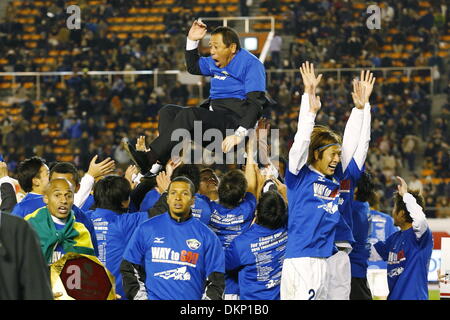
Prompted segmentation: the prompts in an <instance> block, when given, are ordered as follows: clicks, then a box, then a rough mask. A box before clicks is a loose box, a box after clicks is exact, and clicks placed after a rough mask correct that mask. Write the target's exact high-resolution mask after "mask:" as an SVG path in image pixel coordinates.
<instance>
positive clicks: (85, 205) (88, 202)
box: [80, 194, 95, 212]
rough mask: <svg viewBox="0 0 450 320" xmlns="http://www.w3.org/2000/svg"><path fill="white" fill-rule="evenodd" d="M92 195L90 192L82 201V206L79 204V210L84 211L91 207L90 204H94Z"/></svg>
mask: <svg viewBox="0 0 450 320" xmlns="http://www.w3.org/2000/svg"><path fill="white" fill-rule="evenodd" d="M94 202H95V201H94V196H93V195H92V194H90V195H89V196H88V198H87V199H86V201H85V202H84V204H83V206H81V208H80V209H81V210H82V211H84V212H86V211H88V210H89V209H91V207H92V205H93V204H94Z"/></svg>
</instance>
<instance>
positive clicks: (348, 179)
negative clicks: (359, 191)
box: [334, 159, 364, 246]
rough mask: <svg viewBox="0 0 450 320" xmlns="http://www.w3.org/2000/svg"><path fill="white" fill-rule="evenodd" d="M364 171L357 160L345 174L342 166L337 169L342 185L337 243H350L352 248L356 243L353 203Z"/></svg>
mask: <svg viewBox="0 0 450 320" xmlns="http://www.w3.org/2000/svg"><path fill="white" fill-rule="evenodd" d="M363 171H364V168H363V169H362V170H360V169H359V168H358V165H357V164H356V162H355V160H354V159H352V160H351V161H350V163H349V164H348V166H347V168H346V169H345V172H344V173H342V166H341V165H339V166H338V167H337V168H336V174H335V175H334V176H335V177H336V179H337V180H339V183H340V189H339V193H340V195H339V198H340V199H339V207H338V208H339V212H340V214H341V217H342V218H341V220H340V221H339V223H338V224H337V226H336V234H335V241H348V242H349V243H350V244H351V245H352V246H353V244H354V243H355V238H354V235H353V213H352V202H353V196H354V193H355V187H356V184H357V182H358V180H359V178H360V177H361V173H362V172H363Z"/></svg>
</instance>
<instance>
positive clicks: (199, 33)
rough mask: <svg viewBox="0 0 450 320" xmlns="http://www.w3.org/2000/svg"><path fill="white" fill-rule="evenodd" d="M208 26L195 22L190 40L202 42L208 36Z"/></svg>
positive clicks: (189, 36)
mask: <svg viewBox="0 0 450 320" xmlns="http://www.w3.org/2000/svg"><path fill="white" fill-rule="evenodd" d="M206 31H207V29H206V24H204V23H203V22H201V21H198V20H195V21H194V23H193V24H192V26H191V29H189V33H188V39H189V40H192V41H196V40H201V39H203V37H204V36H205V34H206Z"/></svg>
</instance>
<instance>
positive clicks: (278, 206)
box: [256, 190, 288, 229]
mask: <svg viewBox="0 0 450 320" xmlns="http://www.w3.org/2000/svg"><path fill="white" fill-rule="evenodd" d="M256 212H257V213H256V223H257V224H259V225H261V226H263V227H266V228H269V229H278V228H281V227H283V226H285V225H286V224H287V218H288V215H287V206H286V202H284V199H283V197H282V196H281V194H280V193H279V192H278V191H275V190H270V191H267V192H264V193H262V194H261V197H260V198H259V201H258V205H257V207H256Z"/></svg>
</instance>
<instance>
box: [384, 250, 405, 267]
mask: <svg viewBox="0 0 450 320" xmlns="http://www.w3.org/2000/svg"><path fill="white" fill-rule="evenodd" d="M404 260H406V257H405V251H404V250H401V251H399V252H389V256H388V264H398V263H400V262H402V261H404Z"/></svg>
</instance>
